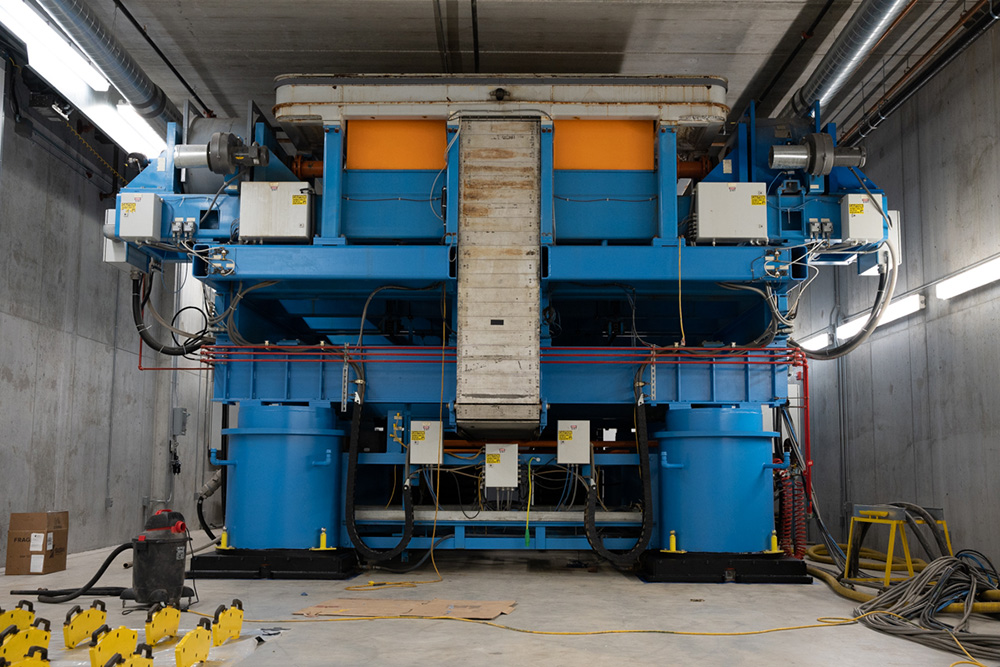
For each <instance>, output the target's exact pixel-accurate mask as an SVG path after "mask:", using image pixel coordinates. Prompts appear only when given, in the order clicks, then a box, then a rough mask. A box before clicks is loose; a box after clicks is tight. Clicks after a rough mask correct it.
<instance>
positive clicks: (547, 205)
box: [539, 119, 556, 245]
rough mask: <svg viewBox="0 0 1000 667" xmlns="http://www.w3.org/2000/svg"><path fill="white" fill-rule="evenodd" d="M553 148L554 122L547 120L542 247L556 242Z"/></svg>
mask: <svg viewBox="0 0 1000 667" xmlns="http://www.w3.org/2000/svg"><path fill="white" fill-rule="evenodd" d="M552 146H553V133H552V121H551V120H547V119H546V120H543V121H542V145H541V148H542V160H541V180H542V182H541V188H540V189H541V193H540V201H539V204H540V205H541V222H542V245H551V244H553V243H555V241H556V238H555V226H554V223H553V206H554V205H555V202H554V201H553V199H552V197H553V190H554V187H553V184H554V179H555V173H554V172H553V157H552Z"/></svg>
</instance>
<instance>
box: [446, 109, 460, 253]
mask: <svg viewBox="0 0 1000 667" xmlns="http://www.w3.org/2000/svg"><path fill="white" fill-rule="evenodd" d="M458 131H459V125H458V123H449V124H448V166H447V167H446V170H447V171H446V173H445V178H446V179H447V183H448V188H447V190H448V194H447V199H446V201H445V202H444V204H445V207H444V208H445V219H444V232H445V243H446V244H448V245H455V244H457V243H458V190H459V184H458V183H459V181H458V175H459V174H458V172H459V169H460V168H461V165H460V164H459V162H460V160H459V157H458V156H459V146H458V144H459V141H460V139H459V137H458Z"/></svg>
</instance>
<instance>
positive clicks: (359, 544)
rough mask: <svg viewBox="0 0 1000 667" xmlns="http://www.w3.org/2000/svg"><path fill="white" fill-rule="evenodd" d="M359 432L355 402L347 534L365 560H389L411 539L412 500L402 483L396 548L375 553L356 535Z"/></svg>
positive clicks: (349, 451)
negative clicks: (400, 528) (401, 520)
mask: <svg viewBox="0 0 1000 667" xmlns="http://www.w3.org/2000/svg"><path fill="white" fill-rule="evenodd" d="M360 431H361V404H360V403H358V402H355V403H354V409H353V412H352V413H351V438H350V444H349V446H348V452H347V494H346V495H347V500H346V507H345V510H344V514H345V518H346V519H347V534H348V536H349V537H350V538H351V542H352V543H353V544H354V548H355V549H356V550H357V552H358V553H359V554H360V555H361V556H362V557H363V558H365V559H366V560H371V561H385V560H390V559H392V558H395V557H396V556H398V555H399V554H401V553H403V550H404V549H405V548H406V546H407V545H408V544H409V543H410V538H411V537H413V498H412V496H411V491H410V489H409V487H405V483H404V489H403V512H404V513H405V519H404V523H403V536H402V537H401V538H399V543H398V544H397V545H396V546H394V547H393V548H392V549H388V550H386V551H377V550H375V549H372V548H370V547H369V546H368V545H367V544H365V543H364V540H362V539H361V535H359V534H358V526H357V518H356V517H355V515H354V512H355V507H354V503H355V491H356V490H357V476H358V439H359V437H358V436H359V435H360Z"/></svg>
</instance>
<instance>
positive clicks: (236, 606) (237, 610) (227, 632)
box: [212, 600, 243, 646]
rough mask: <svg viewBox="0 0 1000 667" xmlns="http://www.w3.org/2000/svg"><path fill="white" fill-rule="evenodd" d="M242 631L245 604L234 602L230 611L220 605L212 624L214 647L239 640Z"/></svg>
mask: <svg viewBox="0 0 1000 667" xmlns="http://www.w3.org/2000/svg"><path fill="white" fill-rule="evenodd" d="M242 630H243V603H242V602H240V601H239V600H233V604H232V606H231V607H229V608H228V609H227V608H226V606H225V605H219V608H218V609H216V610H215V619H214V622H213V623H212V646H222V645H223V644H225V643H226V642H227V641H228V640H230V639H235V638H238V637H239V636H240V632H241V631H242Z"/></svg>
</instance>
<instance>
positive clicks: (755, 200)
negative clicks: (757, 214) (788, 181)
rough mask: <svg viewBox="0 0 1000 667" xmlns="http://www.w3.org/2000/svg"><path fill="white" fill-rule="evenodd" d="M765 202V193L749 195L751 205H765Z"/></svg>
mask: <svg viewBox="0 0 1000 667" xmlns="http://www.w3.org/2000/svg"><path fill="white" fill-rule="evenodd" d="M766 204H767V196H766V195H750V205H751V206H765V205H766Z"/></svg>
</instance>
